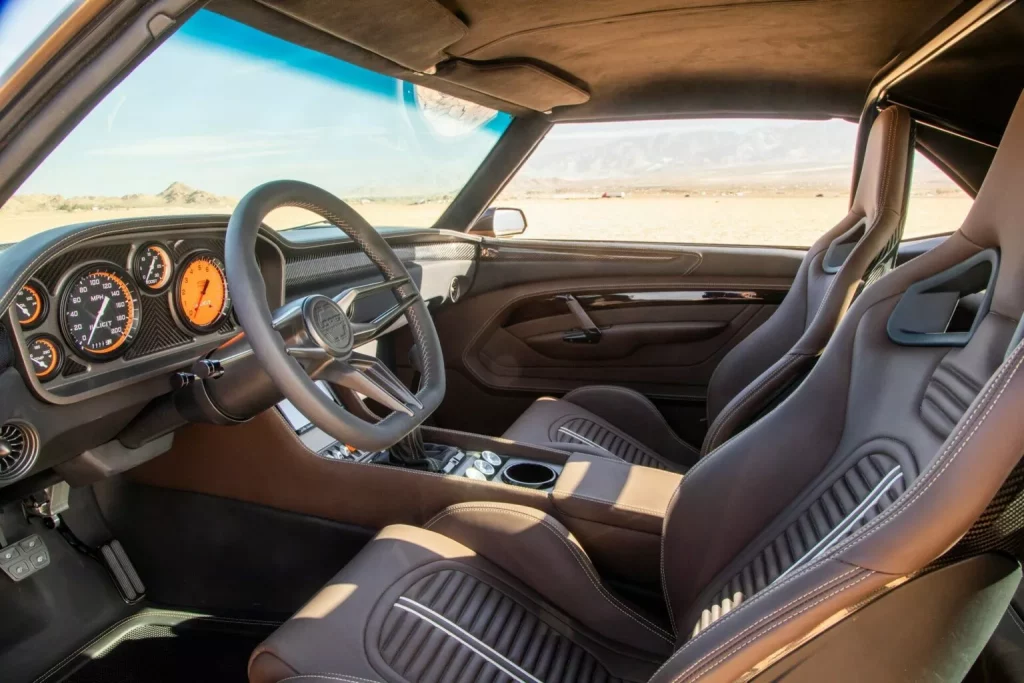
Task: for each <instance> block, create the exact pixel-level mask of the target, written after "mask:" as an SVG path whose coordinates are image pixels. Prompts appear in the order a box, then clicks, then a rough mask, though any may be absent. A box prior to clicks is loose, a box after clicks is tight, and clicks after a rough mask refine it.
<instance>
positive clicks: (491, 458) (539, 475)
mask: <svg viewBox="0 0 1024 683" xmlns="http://www.w3.org/2000/svg"><path fill="white" fill-rule="evenodd" d="M316 384H317V387H318V388H319V389H320V390H321V391H323V392H324V393H325V394H326V395H327V396H329V397H330V398H331V399H332V400H333V401H335V402H336V403H337V402H338V399H337V397H335V395H334V393H333V392H332V391H331V389H330V387H329V386H327V384H325V383H324V382H317V383H316ZM276 409H277V410H278V411H279V412H280V414H281V416H282V417H283V418H284V419H285V422H287V423H288V425H289V426H290V427H291V429H292V431H294V432H295V434H296V436H298V438H299V440H300V441H302V443H303V445H304V446H305V447H306V448H308V449H309V450H311V451H313V452H314V453H316V454H317V455H319V456H321V457H323V458H327V459H328V460H345V461H349V462H365V463H377V464H396V463H395V460H394V459H393V458H391V457H390V456H389V453H388V452H387V451H374V452H369V451H361V450H358V449H356V448H352V447H351V446H347V445H345V444H342V443H340V442H338V441H337V440H336V439H334V437H332V436H330V435H329V434H327V433H326V432H324V431H323V430H322V429H320V428H319V427H317V426H316V425H314V424H313V423H312V422H311V421H310V420H309V419H308V418H307V417H306V416H305V415H303V414H302V413H301V412H300V411H299V409H298V408H296V407H295V406H294V405H293V404H292V403H291V401H288V400H287V399H286V400H284V401H281V402H280V403H278V404H277V408H276ZM423 432H424V436H425V437H438V436H442V437H443V436H448V437H449V438H444V439H443V441H444V442H443V443H433V442H426V443H423V444H422V447H423V450H424V455H425V456H426V457H428V458H429V459H430V460H432V461H433V462H434V463H435V464H436V468H437V471H438V472H439V473H441V474H447V475H450V476H453V477H465V478H467V479H472V480H474V481H487V482H493V483H502V484H507V485H510V486H519V487H523V488H529V489H535V490H538V491H551V490H552V489H554V487H555V483H556V481H557V480H558V476H559V474H561V472H562V464H561V463H557V462H551V461H540V460H538V459H536V456H535V455H534V454H531V455H533V456H534V457H529V456H527V457H524V454H523V453H522V452H518V453H513V452H507V450H517V451H521V449H522V445H517V446H518V448H510V449H506V448H503V445H504V444H503V443H502V440H500V439H489V437H478V438H480V439H485V440H487V442H486V443H482V444H479V446H480V447H478V448H473V447H472V446H469V447H467V445H466V444H465V443H461V442H460V443H459V444H456V443H450V442H451V441H452V439H451V438H450V436H451V435H452V434H454V433H448V434H447V435H446V434H445V430H432V429H431V428H430V427H425V428H424V429H423ZM437 440H438V441H441V440H442V439H437ZM463 441H464V440H463ZM473 445H476V444H473Z"/></svg>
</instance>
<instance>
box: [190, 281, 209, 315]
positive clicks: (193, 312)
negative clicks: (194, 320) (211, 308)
mask: <svg viewBox="0 0 1024 683" xmlns="http://www.w3.org/2000/svg"><path fill="white" fill-rule="evenodd" d="M209 288H210V281H209V280H203V291H201V292H199V303H197V304H196V309H195V310H194V311H192V315H196V314H197V313H199V309H200V308H202V306H203V297H204V296H206V290H207V289H209Z"/></svg>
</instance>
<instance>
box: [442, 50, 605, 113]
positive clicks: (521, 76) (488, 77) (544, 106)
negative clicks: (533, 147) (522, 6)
mask: <svg viewBox="0 0 1024 683" xmlns="http://www.w3.org/2000/svg"><path fill="white" fill-rule="evenodd" d="M437 77H438V78H441V79H444V80H446V81H449V82H451V83H455V84H456V85H461V86H462V87H464V88H469V89H470V90H475V91H476V92H479V93H483V94H485V95H490V96H491V97H494V98H497V99H499V100H504V101H505V102H509V103H511V104H516V105H519V106H520V107H526V108H527V109H533V110H534V111H550V110H551V109H554V108H555V107H561V106H566V105H572V104H583V103H584V102H587V101H588V100H589V99H590V93H588V92H587V91H586V90H583V89H581V88H578V87H577V86H575V85H573V84H572V83H569V82H568V81H566V80H565V79H563V78H561V77H559V76H557V75H555V74H553V73H551V72H550V71H547V70H546V69H543V68H541V67H539V66H537V65H535V64H531V63H527V62H510V61H501V62H471V61H467V60H464V59H449V60H448V61H446V62H444V63H442V64H439V65H438V67H437Z"/></svg>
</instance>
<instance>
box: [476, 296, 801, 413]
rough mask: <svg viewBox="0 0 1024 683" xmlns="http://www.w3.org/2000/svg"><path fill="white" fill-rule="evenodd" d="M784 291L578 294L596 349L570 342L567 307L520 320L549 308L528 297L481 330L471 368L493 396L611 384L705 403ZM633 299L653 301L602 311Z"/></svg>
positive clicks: (574, 324)
mask: <svg viewBox="0 0 1024 683" xmlns="http://www.w3.org/2000/svg"><path fill="white" fill-rule="evenodd" d="M719 293H721V292H719ZM783 293H784V290H778V289H765V290H760V291H756V292H755V291H751V290H747V291H744V292H743V293H739V292H736V293H730V294H735V295H736V296H735V297H722V298H714V297H711V296H708V295H709V293H708V292H707V291H705V290H696V289H689V288H686V285H685V284H683V283H680V284H677V285H675V286H673V287H671V288H668V287H666V286H661V287H659V288H643V289H637V290H636V291H630V292H621V291H615V290H603V291H602V292H601V293H599V294H594V293H591V292H589V291H587V290H582V289H578V288H577V289H572V290H569V291H567V292H564V293H562V294H573V295H574V296H576V297H577V299H579V301H580V303H581V304H582V305H583V307H584V309H585V311H586V313H587V315H588V316H589V317H590V319H591V320H592V321H593V323H594V324H595V325H596V326H597V329H598V330H599V333H600V337H599V338H598V339H596V340H595V341H593V342H590V343H587V342H582V343H581V342H572V341H566V338H567V337H569V338H572V337H573V333H574V332H579V331H580V330H579V322H578V321H577V318H576V317H575V316H574V315H573V314H572V313H570V312H568V310H567V309H566V308H565V306H564V303H563V309H564V310H565V312H564V313H557V312H556V311H557V309H554V308H553V307H552V313H554V314H553V315H544V316H542V317H527V318H526V319H523V318H524V311H529V310H531V309H532V310H534V311H536V310H540V309H544V308H546V307H548V306H547V305H550V303H551V300H552V297H550V296H547V295H541V296H540V297H536V298H534V297H526V298H524V299H521V300H520V301H519V302H517V303H515V304H512V305H510V306H509V307H508V308H507V309H506V313H505V314H503V315H501V316H499V317H498V318H496V319H495V321H494V322H493V323H492V324H491V325H490V326H489V327H488V328H487V329H485V330H483V331H482V333H481V334H480V335H479V336H478V338H477V340H476V341H475V342H474V343H473V344H472V345H471V346H470V347H469V348H468V349H467V350H466V353H465V355H464V361H465V365H466V368H467V369H469V370H470V371H471V372H473V373H474V374H475V375H476V378H477V379H478V380H480V381H482V382H484V383H485V384H487V385H489V386H490V387H492V388H500V389H515V390H534V391H541V392H544V391H550V392H559V393H561V392H564V391H568V390H569V389H571V388H573V387H576V386H580V385H581V384H588V383H598V382H612V383H616V384H625V385H628V386H632V387H634V388H636V389H638V390H640V391H643V392H644V393H646V394H648V395H652V396H659V397H665V398H677V399H678V398H685V399H690V400H703V396H704V386H706V384H707V380H708V379H709V378H710V376H711V373H712V372H713V371H714V366H715V365H717V362H718V360H719V358H720V353H721V352H722V351H723V349H726V348H728V347H729V346H731V342H733V340H734V339H737V338H741V337H742V335H744V334H747V333H749V330H751V329H753V328H754V327H756V326H757V325H759V324H760V323H761V322H763V320H764V319H765V318H766V317H767V315H770V313H771V311H772V310H774V307H775V305H777V303H778V302H779V300H781V295H782V294H783ZM633 295H647V296H649V297H651V300H653V301H654V303H651V302H650V301H643V300H641V301H633V302H632V303H631V305H628V306H621V307H608V308H605V307H603V306H602V305H601V304H602V303H603V302H606V301H608V300H616V299H619V300H621V299H632V298H634V296H633ZM690 295H693V296H690ZM673 297H676V298H675V299H673ZM659 299H660V300H662V302H658V300H659ZM555 301H559V300H558V299H555ZM668 301H672V303H667V302H668ZM748 328H749V329H748ZM577 336H578V335H577Z"/></svg>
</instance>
